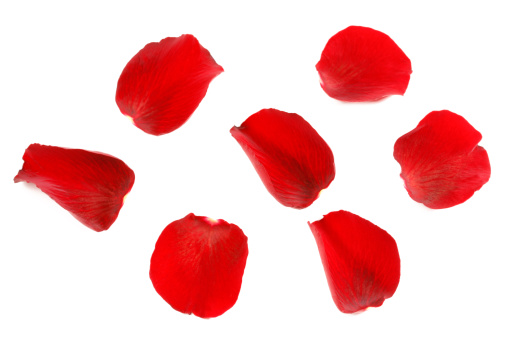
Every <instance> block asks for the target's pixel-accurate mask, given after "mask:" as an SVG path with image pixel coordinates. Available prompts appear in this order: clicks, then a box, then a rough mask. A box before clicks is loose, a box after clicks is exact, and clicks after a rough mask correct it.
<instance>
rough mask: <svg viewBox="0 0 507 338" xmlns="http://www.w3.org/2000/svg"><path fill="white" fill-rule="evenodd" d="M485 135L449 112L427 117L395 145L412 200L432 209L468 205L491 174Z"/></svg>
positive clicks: (396, 155) (430, 114)
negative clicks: (464, 203)
mask: <svg viewBox="0 0 507 338" xmlns="http://www.w3.org/2000/svg"><path fill="white" fill-rule="evenodd" d="M481 138H482V136H481V134H480V133H479V132H478V131H477V130H475V129H474V127H472V126H471V125H470V124H469V123H468V122H467V121H466V120H465V119H464V118H463V117H461V116H459V115H457V114H454V113H452V112H450V111H448V110H442V111H434V112H431V113H429V114H428V115H426V117H425V118H423V119H422V120H421V122H419V124H418V125H417V127H416V128H415V129H414V130H412V131H411V132H409V133H407V134H405V135H403V136H402V137H400V138H399V139H398V140H397V141H396V143H395V145H394V158H395V159H396V161H398V163H399V164H400V166H401V178H403V180H404V181H405V188H406V189H407V191H408V193H409V195H410V197H412V199H413V200H414V201H416V202H420V203H423V204H424V205H426V206H427V207H429V208H432V209H442V208H450V207H452V206H455V205H457V204H460V203H463V202H465V201H466V200H467V199H469V198H470V197H472V195H473V194H474V192H475V191H477V190H479V189H480V188H481V187H482V186H483V185H484V184H485V183H486V182H487V181H488V180H489V177H490V175H491V167H490V164H489V158H488V154H487V153H486V150H484V148H482V147H480V146H478V145H477V144H478V143H479V141H480V140H481Z"/></svg>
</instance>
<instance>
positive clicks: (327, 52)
mask: <svg viewBox="0 0 507 338" xmlns="http://www.w3.org/2000/svg"><path fill="white" fill-rule="evenodd" d="M316 68H317V71H318V72H319V76H320V84H321V86H322V89H324V91H325V92H326V93H327V95H329V96H331V97H332V98H334V99H337V100H341V101H349V102H363V101H377V100H381V99H383V98H385V97H387V96H390V95H403V94H405V91H406V90H407V86H408V82H409V80H410V74H411V73H412V65H411V63H410V59H409V58H408V57H407V56H406V55H405V53H403V51H402V50H401V49H400V47H398V45H397V44H396V43H395V42H394V41H393V40H392V39H391V38H390V37H389V36H388V35H386V34H384V33H382V32H379V31H376V30H374V29H371V28H368V27H360V26H350V27H348V28H346V29H344V30H342V31H340V32H338V33H337V34H336V35H334V36H333V37H332V38H331V39H329V41H328V43H327V44H326V47H325V48H324V50H323V51H322V56H321V59H320V61H319V62H318V63H317V66H316Z"/></svg>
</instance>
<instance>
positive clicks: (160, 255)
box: [150, 214, 248, 318]
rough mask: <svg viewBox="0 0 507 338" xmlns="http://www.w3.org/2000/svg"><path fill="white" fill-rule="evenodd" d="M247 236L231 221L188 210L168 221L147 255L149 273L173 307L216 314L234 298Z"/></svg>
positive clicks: (181, 310)
mask: <svg viewBox="0 0 507 338" xmlns="http://www.w3.org/2000/svg"><path fill="white" fill-rule="evenodd" d="M247 240H248V238H247V237H246V236H245V234H244V233H243V231H242V230H241V229H240V228H239V227H238V226H237V225H234V224H230V223H227V222H226V221H223V220H220V219H219V220H213V219H210V218H207V217H201V216H195V215H194V214H189V215H187V216H186V217H185V218H182V219H180V220H177V221H174V222H172V223H171V224H169V225H168V226H167V227H166V228H165V229H164V231H162V234H161V235H160V237H159V239H158V241H157V244H156V245H155V250H154V251H153V255H152V257H151V266H150V278H151V281H152V283H153V286H154V287H155V290H156V291H157V292H158V294H159V295H160V296H161V297H162V298H163V299H164V300H165V301H166V302H167V303H169V305H171V306H172V307H173V308H174V309H175V310H177V311H180V312H183V313H187V314H192V313H193V314H194V315H196V316H198V317H201V318H211V317H217V316H220V315H221V314H223V313H224V312H225V311H227V310H229V309H230V308H231V307H232V306H233V305H234V304H235V303H236V300H237V299H238V295H239V291H240V289H241V281H242V278H243V272H244V270H245V265H246V259H247V256H248V244H247Z"/></svg>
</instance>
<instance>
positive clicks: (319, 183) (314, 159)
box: [231, 109, 335, 209]
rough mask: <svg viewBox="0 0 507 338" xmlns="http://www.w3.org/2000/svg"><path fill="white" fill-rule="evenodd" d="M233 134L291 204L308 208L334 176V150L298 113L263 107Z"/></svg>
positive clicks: (270, 187)
mask: <svg viewBox="0 0 507 338" xmlns="http://www.w3.org/2000/svg"><path fill="white" fill-rule="evenodd" d="M231 134H232V136H233V137H234V138H235V139H236V141H238V143H239V144H240V145H241V147H242V148H243V150H244V151H245V153H246V154H247V155H248V158H249V159H250V161H251V162H252V164H253V166H254V167H255V170H256V171H257V173H258V174H259V176H260V178H261V180H262V182H263V183H264V185H265V186H266V188H267V189H268V191H269V193H270V194H271V195H273V197H274V198H276V200H277V201H278V202H280V203H281V204H283V205H285V206H287V207H292V208H296V209H303V208H306V207H308V206H309V205H310V204H312V203H313V201H315V200H316V199H317V197H318V195H319V192H321V191H322V190H323V189H325V188H327V187H328V186H329V184H330V183H331V182H332V181H333V179H334V176H335V167H334V157H333V153H332V151H331V149H330V148H329V146H328V145H327V143H326V142H325V141H324V140H323V139H322V138H321V137H320V135H319V134H318V133H317V132H316V131H315V129H313V128H312V126H311V125H310V124H309V123H308V122H306V121H305V120H304V119H303V118H302V117H301V116H299V115H297V114H291V113H286V112H283V111H279V110H276V109H263V110H261V111H259V112H257V113H255V114H253V115H252V116H250V117H249V118H248V119H246V121H245V122H243V124H242V125H241V126H240V127H233V128H232V129H231Z"/></svg>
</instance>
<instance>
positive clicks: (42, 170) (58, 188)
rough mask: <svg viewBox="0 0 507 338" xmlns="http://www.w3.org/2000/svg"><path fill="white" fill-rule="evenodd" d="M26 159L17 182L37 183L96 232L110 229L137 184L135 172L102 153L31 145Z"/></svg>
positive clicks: (25, 156) (16, 179) (16, 178)
mask: <svg viewBox="0 0 507 338" xmlns="http://www.w3.org/2000/svg"><path fill="white" fill-rule="evenodd" d="M23 160H24V164H23V168H22V169H21V170H20V171H19V173H18V175H17V176H16V177H15V178H14V182H16V183H17V182H21V181H24V182H28V183H34V184H35V185H36V186H37V187H38V188H39V189H40V190H42V191H43V192H44V193H45V194H47V195H48V196H49V197H51V198H52V199H53V200H54V201H55V202H56V203H58V204H59V205H60V206H61V207H62V208H64V209H65V210H67V211H69V212H70V213H71V214H72V215H73V216H74V217H75V218H76V219H77V220H78V221H80V222H81V223H83V224H84V225H86V226H87V227H89V228H90V229H93V230H95V231H103V230H107V229H109V227H110V226H111V225H112V224H113V223H114V221H115V220H116V218H117V217H118V213H119V212H120V209H121V207H122V206H123V201H124V198H125V196H126V195H127V194H128V193H129V191H130V189H132V186H133V185H134V172H133V171H132V170H131V169H130V168H129V167H128V166H127V165H126V164H125V163H124V162H123V161H121V160H119V159H117V158H115V157H113V156H110V155H106V154H102V153H97V152H92V151H87V150H81V149H67V148H60V147H53V146H44V145H40V144H31V145H30V146H29V147H28V148H27V149H26V151H25V154H24V155H23Z"/></svg>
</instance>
